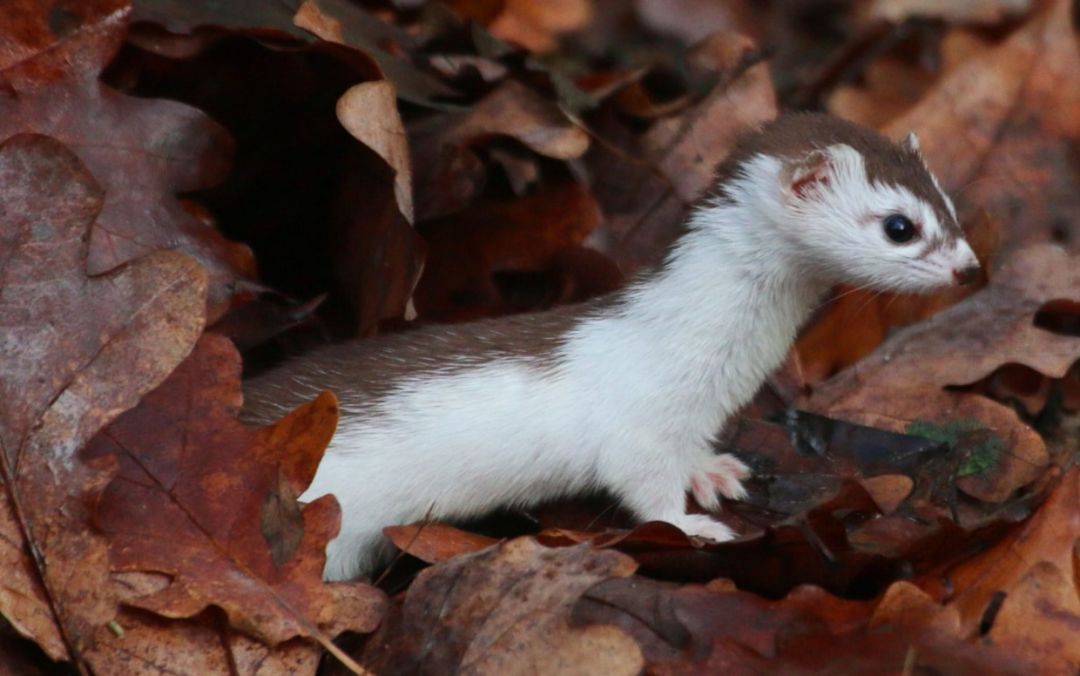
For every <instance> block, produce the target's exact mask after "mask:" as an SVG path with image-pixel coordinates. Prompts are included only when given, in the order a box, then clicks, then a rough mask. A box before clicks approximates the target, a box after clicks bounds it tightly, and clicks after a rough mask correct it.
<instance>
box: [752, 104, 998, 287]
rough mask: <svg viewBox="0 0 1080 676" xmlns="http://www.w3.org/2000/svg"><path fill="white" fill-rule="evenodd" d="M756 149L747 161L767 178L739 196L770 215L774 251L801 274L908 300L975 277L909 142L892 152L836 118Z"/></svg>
mask: <svg viewBox="0 0 1080 676" xmlns="http://www.w3.org/2000/svg"><path fill="white" fill-rule="evenodd" d="M756 145H757V149H756V151H755V150H754V149H753V148H751V149H748V150H750V152H751V153H753V154H751V155H750V157H748V158H747V159H748V160H750V161H751V163H753V161H754V159H755V158H758V159H760V160H764V161H765V164H766V165H768V166H770V167H771V170H770V171H766V172H763V173H761V172H759V173H758V177H757V180H753V181H751V182H750V184H751V185H747V188H749V189H750V190H752V191H753V190H756V191H757V192H758V193H759V194H758V195H757V196H756V197H752V199H754V201H755V202H757V203H758V204H761V205H768V208H767V210H768V211H769V212H770V213H771V217H770V218H769V220H770V221H771V224H772V226H773V227H774V228H775V229H776V232H775V233H774V235H778V236H779V239H780V240H781V242H779V244H780V245H781V246H784V247H786V248H787V249H788V250H789V251H790V252H792V253H793V254H795V255H794V260H798V261H800V262H802V263H804V264H805V265H806V266H807V268H808V270H809V271H811V272H813V273H815V274H817V275H819V276H820V277H822V278H823V279H825V280H826V281H828V282H830V283H835V282H844V283H850V284H855V285H859V286H864V287H868V288H873V289H881V290H891V291H910V292H925V291H932V290H935V289H940V288H942V287H946V286H950V285H955V284H964V283H968V282H971V281H973V280H974V279H975V278H976V277H977V276H978V273H979V263H978V260H977V259H976V258H975V254H974V253H973V252H972V250H971V247H970V246H969V245H968V243H967V241H966V240H965V239H964V234H963V231H962V230H961V229H960V226H959V224H958V223H957V219H956V210H955V208H954V206H953V203H952V201H951V200H950V199H949V197H948V196H947V195H946V194H945V193H944V191H943V190H942V189H941V186H940V185H939V184H938V182H937V179H936V178H934V176H933V174H932V173H931V172H930V170H929V169H928V168H927V166H926V164H925V163H924V161H923V159H922V156H921V155H920V153H919V147H918V139H917V138H916V137H915V135H914V134H910V135H909V136H908V137H907V138H906V139H904V140H903V141H902V142H900V143H894V142H892V141H890V140H888V139H887V138H885V137H884V136H881V135H880V134H878V133H877V132H874V131H871V130H869V129H865V128H863V127H860V126H858V125H855V124H853V123H850V122H846V121H843V120H840V119H838V118H834V117H830V116H826V115H794V116H788V117H786V118H780V119H779V120H777V121H776V122H774V123H773V124H772V125H770V126H769V127H767V128H766V129H765V130H764V131H763V132H762V133H761V134H760V135H759V136H758V140H757V143H756ZM766 177H767V178H766ZM744 185H746V184H744Z"/></svg>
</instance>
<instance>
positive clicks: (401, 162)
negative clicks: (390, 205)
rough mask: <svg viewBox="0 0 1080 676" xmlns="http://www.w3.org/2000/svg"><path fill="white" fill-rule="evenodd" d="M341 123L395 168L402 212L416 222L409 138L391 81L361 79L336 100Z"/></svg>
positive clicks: (410, 220)
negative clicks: (361, 80)
mask: <svg viewBox="0 0 1080 676" xmlns="http://www.w3.org/2000/svg"><path fill="white" fill-rule="evenodd" d="M337 116H338V120H340V121H341V125H342V126H343V127H345V129H346V130H347V131H348V132H349V133H350V134H352V135H353V137H354V138H356V140H358V141H360V142H361V143H363V144H364V145H366V146H367V147H369V148H371V149H372V150H374V151H375V152H376V153H378V154H379V157H381V158H383V159H384V160H386V163H387V164H389V165H390V167H391V168H392V169H393V170H394V197H395V198H396V199H397V204H398V209H399V210H400V211H401V215H402V216H404V217H405V220H407V221H408V222H409V223H412V222H413V197H412V168H411V165H410V164H409V141H408V138H407V137H406V136H405V126H404V125H403V124H402V123H401V115H400V114H399V113H398V109H397V95H396V94H395V92H394V85H393V84H391V83H390V82H389V81H386V80H381V81H376V82H361V83H360V84H358V85H354V86H353V87H351V88H349V90H348V91H346V92H345V93H344V94H342V95H341V98H340V99H338V102H337Z"/></svg>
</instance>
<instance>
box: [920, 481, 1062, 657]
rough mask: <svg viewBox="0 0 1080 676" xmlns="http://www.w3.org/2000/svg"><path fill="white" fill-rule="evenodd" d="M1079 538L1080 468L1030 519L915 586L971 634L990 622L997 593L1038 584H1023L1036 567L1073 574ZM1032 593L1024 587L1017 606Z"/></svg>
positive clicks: (1008, 630)
mask: <svg viewBox="0 0 1080 676" xmlns="http://www.w3.org/2000/svg"><path fill="white" fill-rule="evenodd" d="M1078 540H1080V469H1078V468H1076V467H1074V468H1073V469H1071V470H1070V471H1069V472H1067V473H1066V474H1065V475H1064V476H1063V477H1062V478H1061V483H1060V484H1059V485H1058V486H1057V488H1056V489H1055V490H1054V492H1053V493H1052V494H1051V495H1050V497H1049V498H1048V499H1047V500H1046V503H1045V504H1043V506H1042V507H1041V508H1040V509H1039V511H1038V512H1036V514H1035V515H1034V516H1033V517H1032V518H1031V519H1030V520H1028V521H1027V522H1025V523H1023V524H1020V525H1018V526H1015V527H1014V528H1013V529H1012V530H1011V531H1010V532H1009V533H1008V534H1007V535H1006V536H1005V537H1003V538H1001V539H1000V540H998V541H997V542H995V543H994V545H993V546H992V547H991V548H990V549H987V550H986V551H983V552H980V553H979V554H976V555H975V556H973V557H971V558H969V559H966V560H964V561H961V562H959V563H955V564H954V563H948V562H946V563H943V564H942V565H940V566H938V567H936V568H935V569H933V570H930V571H928V572H927V573H926V574H925V575H923V576H921V577H920V578H919V580H917V582H918V584H919V586H921V587H922V588H924V589H926V590H927V591H928V592H929V593H930V594H931V595H932V596H933V597H935V598H938V599H943V600H945V601H947V602H948V605H949V606H950V607H952V608H956V610H957V611H958V612H959V616H960V626H961V630H962V632H963V635H965V636H973V635H974V634H975V633H976V632H977V631H978V630H979V625H980V623H981V622H983V621H984V619H990V620H992V619H993V618H992V617H990V618H987V612H988V611H989V609H990V608H991V606H992V605H994V604H995V603H997V601H995V599H996V598H997V597H998V596H999V595H1001V594H1005V595H1006V599H1008V595H1010V594H1011V593H1012V592H1013V591H1014V590H1016V589H1018V588H1020V587H1023V586H1026V585H1029V584H1032V585H1037V584H1038V582H1037V579H1036V580H1032V581H1031V582H1025V580H1027V578H1028V576H1029V575H1030V574H1032V572H1033V570H1034V569H1035V568H1036V567H1037V566H1040V565H1042V564H1044V563H1045V564H1047V565H1049V566H1051V567H1052V568H1053V569H1054V570H1056V571H1073V570H1075V567H1074V566H1075V563H1074V562H1075V556H1076V554H1075V552H1076V543H1077V541H1078ZM1034 574H1035V576H1036V578H1038V577H1040V576H1044V575H1051V573H1050V572H1049V570H1044V571H1042V572H1035V573H1034ZM1059 574H1060V573H1059ZM1071 584H1072V585H1073V594H1074V597H1075V594H1076V592H1077V590H1076V584H1077V582H1076V580H1075V579H1073V580H1072V581H1071ZM1035 591H1036V590H1034V589H1028V591H1027V592H1026V595H1027V597H1028V600H1024V601H1020V604H1019V605H1020V606H1025V605H1028V604H1029V603H1030V599H1031V596H1032V594H1033V593H1034V592H1035ZM1051 607H1052V606H1051ZM1070 608H1071V606H1066V607H1063V610H1066V611H1069V612H1072V610H1070ZM1002 610H1004V606H1003V607H1002ZM1010 612H1013V611H1010ZM1015 612H1016V613H1017V615H1020V616H1023V615H1024V614H1026V613H1028V612H1030V611H1029V610H1024V609H1023V608H1017V609H1015ZM1017 619H1018V618H1017V617H1016V616H1013V617H1012V618H1008V617H1007V618H1006V624H1007V625H1008V624H1011V623H1012V622H1015V621H1016V620H1017ZM1062 619H1067V616H1066V615H1063V616H1062ZM1033 620H1034V618H1032V621H1033ZM999 631H1001V632H1002V633H1004V634H1009V633H1014V632H1016V628H1015V627H1008V626H1006V627H1005V628H1002V629H1001V630H999ZM1073 631H1075V628H1074V629H1073ZM1051 635H1053V634H1052V633H1051V634H1050V635H1048V638H1049V636H1051ZM1018 638H1020V639H1022V638H1023V634H1022V633H1020V634H1019V636H1018Z"/></svg>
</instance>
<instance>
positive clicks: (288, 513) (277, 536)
mask: <svg viewBox="0 0 1080 676" xmlns="http://www.w3.org/2000/svg"><path fill="white" fill-rule="evenodd" d="M241 406H242V396H241V393H240V360H239V355H238V354H237V353H236V350H235V348H233V347H232V344H231V343H230V342H229V341H228V340H227V339H225V338H222V337H220V336H216V335H213V334H207V335H205V336H204V337H203V338H202V339H201V340H200V341H199V344H198V346H197V347H196V350H195V352H193V353H192V355H191V356H190V357H189V358H188V359H187V360H186V361H184V363H183V364H181V365H180V367H179V368H178V369H177V370H176V371H175V372H174V373H173V374H172V375H171V376H170V377H169V379H168V380H166V381H165V382H164V383H163V384H162V385H161V387H159V388H158V389H156V390H154V391H153V392H151V393H150V394H148V395H147V396H146V397H145V398H144V399H143V401H142V403H141V404H140V405H139V406H138V407H136V408H135V409H132V410H131V411H128V412H127V413H126V414H124V415H123V416H121V417H120V418H118V419H117V420H116V421H115V422H114V423H113V424H112V425H110V426H109V427H108V428H106V429H105V430H103V431H102V432H101V433H100V434H99V435H98V436H97V437H95V439H94V440H93V441H92V442H91V444H90V445H89V446H88V447H87V449H86V450H85V452H84V457H86V458H96V457H102V456H110V455H111V456H114V457H116V458H117V460H118V462H119V465H120V468H119V471H118V474H117V476H116V478H115V479H114V480H113V481H112V483H110V484H109V486H108V488H107V489H106V490H105V492H104V493H103V495H102V496H101V499H100V500H99V502H98V505H97V511H96V519H95V523H96V526H97V528H98V529H99V530H100V532H101V533H102V534H103V535H104V536H105V537H106V538H107V539H108V541H109V561H110V564H111V567H112V570H113V576H114V579H116V581H117V582H118V583H121V584H122V586H123V587H125V588H129V589H132V590H133V591H132V592H130V593H129V595H127V596H125V599H124V602H125V603H126V604H127V605H129V606H133V607H137V608H142V609H145V610H149V611H152V612H154V613H157V614H159V615H164V616H166V617H171V618H186V617H192V616H194V615H196V614H198V613H200V612H202V611H203V610H205V609H206V608H207V607H208V606H211V605H213V606H217V607H220V608H221V609H222V610H224V612H225V614H226V616H227V618H228V622H229V624H230V625H231V626H233V627H235V628H236V629H238V630H240V631H243V632H245V633H247V634H249V635H251V636H253V637H255V638H257V639H259V640H261V641H263V642H266V643H269V644H270V645H277V644H278V643H281V642H283V641H286V640H288V639H290V638H293V637H296V636H303V637H309V638H314V639H316V640H318V641H319V642H320V643H322V645H323V646H324V647H326V648H327V650H329V651H330V652H331V653H333V654H335V655H337V656H339V657H342V654H341V653H340V651H339V650H338V649H337V648H336V647H334V646H333V645H332V644H331V642H330V637H329V636H328V635H327V634H326V632H327V630H328V629H330V628H334V629H335V630H336V631H340V630H342V629H344V627H340V626H338V622H337V620H338V618H337V615H338V613H339V612H341V611H345V610H347V611H348V617H350V618H352V626H349V627H348V628H349V629H351V630H354V631H358V632H368V631H371V630H372V629H374V628H375V626H376V625H377V624H378V621H379V618H380V617H381V615H382V608H383V603H384V597H383V596H382V594H381V593H380V592H379V591H377V590H375V589H374V588H372V587H369V586H367V585H363V584H360V583H357V584H355V585H352V586H351V587H349V590H350V594H349V595H346V596H340V594H336V593H335V591H334V590H333V588H331V587H330V586H329V585H325V584H324V583H323V582H322V570H323V565H324V563H325V552H324V548H325V546H326V543H327V541H329V540H330V538H332V537H333V536H334V535H335V534H336V532H337V528H338V523H339V515H338V508H337V506H336V502H335V501H334V499H333V498H331V497H326V498H321V499H319V500H316V501H315V502H313V503H310V504H308V505H306V506H304V507H303V508H301V507H300V505H299V503H298V502H297V500H296V498H297V496H298V495H299V493H300V492H301V491H302V490H303V489H304V488H306V487H307V484H308V483H309V482H310V480H311V477H312V476H313V475H314V472H315V468H316V466H317V465H318V462H319V459H320V458H321V457H322V452H323V450H324V449H325V447H326V444H327V443H328V442H329V440H330V436H331V435H332V434H333V431H334V427H335V425H336V423H337V404H336V401H335V399H334V397H333V395H331V394H330V393H324V394H323V395H322V396H320V397H319V398H317V399H316V400H315V401H314V402H311V403H310V404H307V405H305V406H302V407H300V408H299V409H297V410H295V411H293V412H292V413H290V414H289V415H287V416H286V417H284V418H283V419H281V420H279V421H278V422H277V423H275V424H274V425H272V426H269V427H265V428H261V429H252V428H248V427H246V426H245V425H243V424H241V423H240V422H239V421H238V420H237V419H236V414H237V413H238V412H239V410H240V408H241ZM133 575H138V576H141V577H137V578H135V579H139V580H144V581H151V582H152V581H153V579H154V578H160V580H161V582H160V583H159V584H156V585H153V584H151V585H148V586H147V587H146V588H145V589H140V588H138V586H137V585H134V584H133V583H131V582H130V581H129V580H130V579H131V578H132V576H133ZM339 596H340V598H339ZM350 597H351V598H350ZM357 603H359V607H360V609H361V610H363V611H364V612H360V613H358V612H357V605H356V604H357ZM344 659H345V660H347V659H348V658H344Z"/></svg>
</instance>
